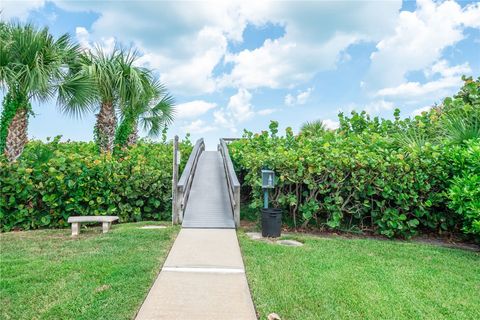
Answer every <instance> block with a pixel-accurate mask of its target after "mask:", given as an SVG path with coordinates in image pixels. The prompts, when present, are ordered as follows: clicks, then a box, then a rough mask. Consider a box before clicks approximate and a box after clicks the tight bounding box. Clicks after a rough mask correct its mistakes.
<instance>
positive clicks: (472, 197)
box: [448, 140, 480, 237]
mask: <svg viewBox="0 0 480 320" xmlns="http://www.w3.org/2000/svg"><path fill="white" fill-rule="evenodd" d="M449 158H450V160H451V161H450V163H451V164H452V167H453V170H454V177H453V181H452V184H451V186H450V188H449V190H448V198H449V200H450V202H449V207H450V208H451V209H452V210H454V211H455V212H456V213H457V214H458V215H459V216H460V217H463V218H464V219H463V227H462V230H463V231H464V232H465V233H468V234H474V235H477V237H480V141H478V140H476V141H475V140H470V141H468V142H467V144H466V146H465V147H461V146H455V147H453V148H452V149H451V150H450V153H449Z"/></svg>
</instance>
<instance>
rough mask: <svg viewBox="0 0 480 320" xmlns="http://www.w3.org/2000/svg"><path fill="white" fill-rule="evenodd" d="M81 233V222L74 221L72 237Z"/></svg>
mask: <svg viewBox="0 0 480 320" xmlns="http://www.w3.org/2000/svg"><path fill="white" fill-rule="evenodd" d="M79 233H80V222H72V237H74V236H78V234H79Z"/></svg>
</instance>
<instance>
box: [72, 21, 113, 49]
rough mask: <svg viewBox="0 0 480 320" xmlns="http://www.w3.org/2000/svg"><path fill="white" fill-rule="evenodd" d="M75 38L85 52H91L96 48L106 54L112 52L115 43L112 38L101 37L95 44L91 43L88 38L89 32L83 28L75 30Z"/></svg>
mask: <svg viewBox="0 0 480 320" xmlns="http://www.w3.org/2000/svg"><path fill="white" fill-rule="evenodd" d="M75 37H76V38H77V41H78V43H79V44H80V46H81V47H82V48H83V49H85V50H92V49H95V48H96V47H100V48H102V49H103V50H104V51H105V52H106V53H110V52H113V50H114V49H115V45H116V41H115V38H114V37H108V38H105V37H102V38H100V39H98V40H97V41H96V42H93V41H92V39H91V37H90V32H88V30H87V29H86V28H85V27H76V28H75Z"/></svg>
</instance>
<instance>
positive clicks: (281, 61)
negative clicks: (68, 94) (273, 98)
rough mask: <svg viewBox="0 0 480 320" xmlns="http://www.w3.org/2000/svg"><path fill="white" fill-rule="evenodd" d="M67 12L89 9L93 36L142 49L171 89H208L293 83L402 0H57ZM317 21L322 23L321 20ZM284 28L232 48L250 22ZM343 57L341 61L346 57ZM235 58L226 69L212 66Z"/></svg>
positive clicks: (380, 29) (333, 58)
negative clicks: (257, 42)
mask: <svg viewBox="0 0 480 320" xmlns="http://www.w3.org/2000/svg"><path fill="white" fill-rule="evenodd" d="M55 3H56V4H57V5H58V6H59V7H61V8H62V9H64V10H69V11H94V12H97V13H99V18H98V19H97V20H96V21H95V22H94V23H93V25H92V27H91V37H92V38H93V39H94V41H98V40H99V39H101V38H108V37H110V36H111V35H115V37H116V38H117V39H118V40H119V41H121V42H123V43H125V44H134V45H135V46H136V47H138V48H140V49H141V51H142V52H143V53H144V54H145V56H144V59H143V60H142V61H141V62H142V63H143V65H147V66H151V67H153V68H156V69H158V70H160V74H161V76H160V77H161V80H162V81H163V82H165V84H166V85H167V87H169V88H170V89H171V90H172V91H173V92H174V93H184V94H201V93H212V92H214V91H216V90H218V89H221V88H223V87H232V86H233V87H236V88H244V89H251V88H257V87H270V88H292V87H294V86H296V85H298V84H300V83H304V82H305V81H308V80H310V79H312V77H313V76H314V75H315V74H316V73H318V72H319V71H322V70H327V69H332V68H334V67H335V65H336V63H337V62H338V61H339V60H342V59H343V58H342V55H343V56H346V55H347V54H348V53H346V52H345V49H347V48H348V46H349V45H351V44H353V43H356V42H358V41H363V40H366V41H370V40H375V39H380V38H381V37H382V36H383V35H384V34H385V33H387V32H388V31H389V30H390V29H391V28H393V24H394V21H395V16H396V15H397V14H398V9H399V8H400V7H401V1H400V0H395V1H384V2H376V1H372V2H363V1H361V2H340V1H339V2H321V1H318V2H303V3H302V5H298V3H296V2H280V1H268V2H267V1H261V2H258V1H256V2H253V1H222V2H220V1H213V2H181V1H180V2H173V1H172V2H169V1H168V2H163V1H162V2H152V1H120V2H116V3H115V6H112V5H111V2H96V3H95V4H93V3H92V2H87V1H75V2H73V1H66V0H55ZM319 21H321V22H322V23H319ZM266 23H272V24H275V25H280V26H283V27H284V28H285V35H284V36H283V37H281V38H280V39H276V40H266V41H265V42H264V44H263V45H262V46H261V47H259V48H257V49H252V50H243V51H242V52H240V53H235V54H232V53H229V52H228V46H227V43H229V42H241V41H242V40H243V39H242V36H243V31H244V29H245V27H246V26H247V24H253V25H256V26H263V25H265V24H266ZM343 60H344V59H343ZM222 61H223V63H233V68H232V70H231V72H230V73H228V74H223V75H217V74H214V70H215V67H216V66H217V65H219V64H221V63H222Z"/></svg>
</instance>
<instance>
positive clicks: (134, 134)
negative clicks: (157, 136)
mask: <svg viewBox="0 0 480 320" xmlns="http://www.w3.org/2000/svg"><path fill="white" fill-rule="evenodd" d="M137 141H138V128H137V121H134V122H133V123H132V132H130V134H129V135H128V139H127V145H128V146H133V145H134V144H136V143H137Z"/></svg>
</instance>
